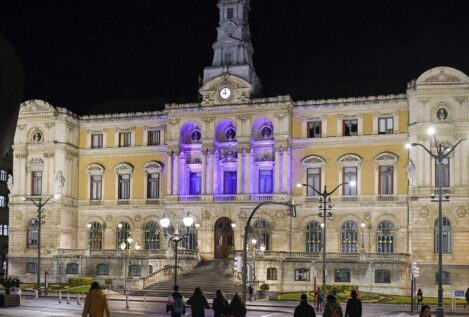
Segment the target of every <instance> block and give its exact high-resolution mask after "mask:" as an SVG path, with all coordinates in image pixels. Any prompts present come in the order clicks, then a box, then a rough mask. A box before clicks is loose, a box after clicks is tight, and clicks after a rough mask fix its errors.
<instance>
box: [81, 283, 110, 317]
mask: <svg viewBox="0 0 469 317" xmlns="http://www.w3.org/2000/svg"><path fill="white" fill-rule="evenodd" d="M104 312H106V317H111V312H110V311H109V306H108V304H107V299H106V295H104V292H103V291H102V289H101V287H100V286H99V283H98V282H93V283H91V287H90V292H89V293H88V295H86V299H85V307H83V313H82V314H81V316H82V317H87V316H93V317H103V316H104Z"/></svg>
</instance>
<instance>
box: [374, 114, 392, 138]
mask: <svg viewBox="0 0 469 317" xmlns="http://www.w3.org/2000/svg"><path fill="white" fill-rule="evenodd" d="M378 133H379V134H393V133H394V118H392V117H391V118H379V119H378Z"/></svg>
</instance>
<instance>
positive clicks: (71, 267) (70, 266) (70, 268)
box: [65, 263, 78, 274]
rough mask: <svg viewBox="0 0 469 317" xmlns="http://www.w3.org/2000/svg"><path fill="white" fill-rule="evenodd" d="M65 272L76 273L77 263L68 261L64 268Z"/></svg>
mask: <svg viewBox="0 0 469 317" xmlns="http://www.w3.org/2000/svg"><path fill="white" fill-rule="evenodd" d="M65 273H66V274H78V263H68V264H67V267H66V269H65Z"/></svg>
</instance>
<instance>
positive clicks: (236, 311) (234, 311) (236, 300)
mask: <svg viewBox="0 0 469 317" xmlns="http://www.w3.org/2000/svg"><path fill="white" fill-rule="evenodd" d="M230 316H233V317H245V316H246V305H245V304H244V302H243V300H242V299H241V297H239V295H238V293H235V294H234V296H233V298H232V299H231V303H230Z"/></svg>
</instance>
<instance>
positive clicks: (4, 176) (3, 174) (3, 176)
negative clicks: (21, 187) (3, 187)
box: [0, 170, 8, 182]
mask: <svg viewBox="0 0 469 317" xmlns="http://www.w3.org/2000/svg"><path fill="white" fill-rule="evenodd" d="M0 181H1V182H7V181H8V172H7V171H5V170H0Z"/></svg>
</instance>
